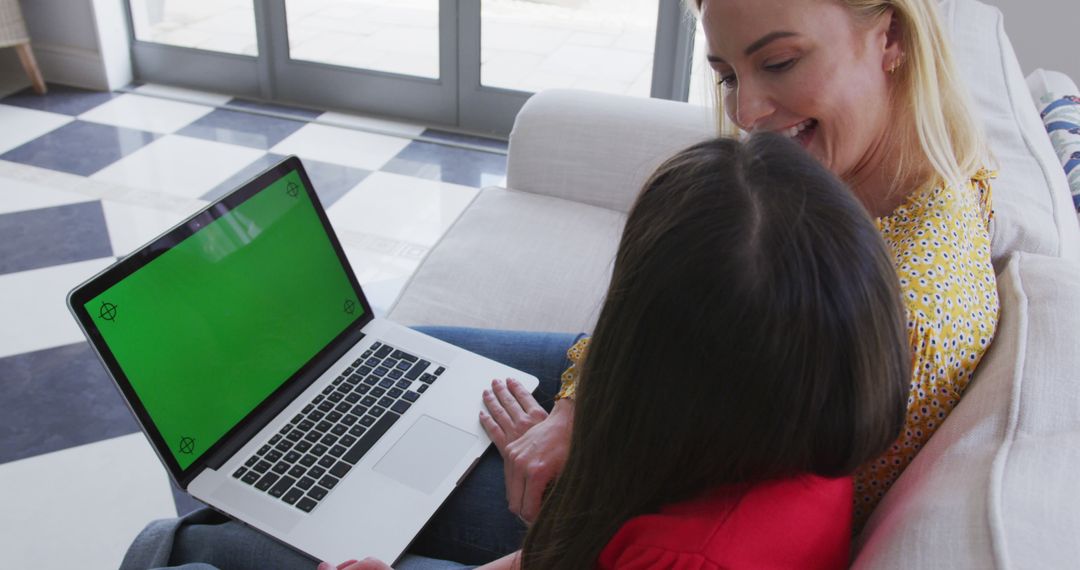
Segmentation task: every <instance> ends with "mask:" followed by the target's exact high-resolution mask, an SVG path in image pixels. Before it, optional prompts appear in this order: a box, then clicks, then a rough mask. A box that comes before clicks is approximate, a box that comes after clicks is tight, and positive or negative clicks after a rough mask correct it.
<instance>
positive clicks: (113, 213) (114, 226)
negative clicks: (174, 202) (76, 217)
mask: <svg viewBox="0 0 1080 570" xmlns="http://www.w3.org/2000/svg"><path fill="white" fill-rule="evenodd" d="M101 207H102V209H103V210H104V211H105V223H106V224H107V225H108V226H109V241H110V242H111V243H112V250H113V254H114V255H116V256H117V257H120V256H124V255H127V254H129V253H131V252H132V251H135V250H136V249H137V248H139V247H142V246H143V245H144V244H146V243H147V242H149V241H150V240H152V239H154V238H155V237H157V236H159V235H161V234H163V233H165V230H168V229H169V228H171V227H173V226H175V225H176V224H178V223H179V222H180V221H181V220H183V219H184V218H186V217H187V216H188V215H190V214H191V212H186V213H185V212H176V211H172V210H163V209H158V208H145V207H142V206H136V205H133V204H126V203H122V202H113V201H105V200H103V201H102V202H101Z"/></svg>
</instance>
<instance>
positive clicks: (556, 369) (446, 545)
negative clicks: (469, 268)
mask: <svg viewBox="0 0 1080 570" xmlns="http://www.w3.org/2000/svg"><path fill="white" fill-rule="evenodd" d="M417 330H418V331H420V332H423V333H425V334H428V335H430V336H433V337H435V338H438V339H440V340H443V341H445V342H448V343H450V344H453V345H455V346H458V347H461V348H464V349H466V350H468V351H470V352H475V353H477V354H480V355H482V356H485V357H487V358H490V359H492V360H494V361H496V362H501V363H503V364H505V365H507V366H510V367H512V368H516V369H518V370H521V371H522V372H526V373H529V374H532V375H533V376H536V377H537V378H538V379H539V380H540V385H539V386H538V387H537V389H536V390H535V391H534V392H533V396H534V397H536V399H537V400H538V401H539V402H540V403H541V405H543V406H544V408H545V409H547V410H548V411H550V410H551V407H552V405H554V401H555V395H556V394H558V392H559V387H560V381H559V378H560V376H562V373H563V371H564V370H566V368H567V367H568V366H569V365H570V362H569V361H568V360H567V359H566V351H567V349H569V348H570V347H571V346H572V345H573V344H574V343H575V342H577V339H578V338H579V337H580V336H581V335H578V334H572V333H534V332H517V331H500V330H486V329H463V328H450V327H421V328H417ZM478 396H479V395H478ZM524 536H525V526H524V525H523V524H521V521H519V520H518V519H517V517H515V516H514V515H513V514H511V513H510V511H509V509H508V507H507V502H506V484H505V480H504V478H503V462H502V457H500V456H499V453H498V451H497V450H496V449H495V448H494V447H492V448H490V449H488V450H487V452H485V453H484V455H483V457H481V459H480V461H479V462H478V463H477V465H476V468H475V469H473V472H472V473H471V474H470V475H469V476H468V477H466V478H465V480H464V481H463V482H462V484H461V486H460V487H458V488H457V490H455V491H454V492H453V493H452V494H451V495H450V497H449V498H448V499H447V500H446V502H445V503H444V504H443V506H442V508H441V509H439V511H438V512H437V513H435V516H434V517H432V519H431V521H430V522H429V523H428V525H427V526H426V527H425V528H424V530H423V531H422V532H421V533H420V535H419V536H417V538H416V541H415V542H413V544H412V546H411V547H410V548H409V552H410V553H412V554H418V555H421V556H426V557H430V558H436V559H442V560H454V561H457V562H462V563H466V564H484V563H486V562H490V561H491V560H493V559H495V558H499V557H501V556H503V555H506V554H509V553H510V552H513V551H515V550H517V549H518V548H520V547H521V541H522V539H523V538H524Z"/></svg>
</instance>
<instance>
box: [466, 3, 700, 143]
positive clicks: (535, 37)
mask: <svg viewBox="0 0 1080 570" xmlns="http://www.w3.org/2000/svg"><path fill="white" fill-rule="evenodd" d="M460 8H461V11H462V14H461V22H462V23H463V24H462V28H461V31H460V35H461V42H460V60H459V64H458V65H459V70H460V72H461V78H460V80H459V81H460V85H461V94H460V97H461V103H460V117H461V122H462V123H463V124H468V125H470V126H471V127H472V128H473V129H475V130H486V131H490V132H496V133H507V132H509V128H510V125H512V124H513V119H514V117H515V116H516V115H517V112H518V110H520V109H521V106H522V105H523V104H524V103H525V101H526V100H527V99H528V98H529V97H530V96H531V95H532V94H533V93H535V92H537V91H540V90H542V89H551V88H572V89H585V90H590V91H601V92H605V93H615V94H620V95H630V96H635V97H657V98H662V99H675V100H681V101H685V100H686V95H687V91H688V85H689V80H690V77H689V67H690V55H691V51H692V42H693V19H692V17H691V16H690V15H689V14H687V13H686V11H685V9H684V7H683V2H682V0H659V2H657V0H461V4H460Z"/></svg>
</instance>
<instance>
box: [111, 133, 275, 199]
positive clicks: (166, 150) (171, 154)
mask: <svg viewBox="0 0 1080 570" xmlns="http://www.w3.org/2000/svg"><path fill="white" fill-rule="evenodd" d="M263 154H264V152H263V151H261V150H256V149H253V148H247V147H242V146H236V145H231V144H225V143H219V142H214V141H207V140H202V139H195V138H190V137H184V136H179V135H166V136H164V137H162V138H160V139H158V140H156V141H154V142H152V143H150V144H148V145H146V146H145V147H143V148H141V149H139V150H138V151H136V152H134V153H132V154H130V155H128V156H126V157H124V158H122V159H120V160H118V161H116V162H114V163H113V164H111V165H109V166H107V167H105V168H104V169H102V170H100V171H98V172H97V173H95V174H94V175H93V176H91V178H92V179H94V180H99V181H102V182H112V183H115V184H123V185H125V186H130V187H133V188H144V189H146V190H147V191H150V192H161V193H165V194H173V195H176V196H183V197H187V198H197V197H199V196H202V195H203V194H205V193H207V192H208V191H210V189H211V188H214V187H215V186H217V185H218V184H220V183H222V182H223V181H225V179H227V178H228V177H230V176H232V175H233V174H235V173H237V172H239V171H240V170H241V169H242V168H244V167H245V166H247V165H248V164H251V163H252V162H254V161H255V159H257V158H259V157H260V156H262V155H263Z"/></svg>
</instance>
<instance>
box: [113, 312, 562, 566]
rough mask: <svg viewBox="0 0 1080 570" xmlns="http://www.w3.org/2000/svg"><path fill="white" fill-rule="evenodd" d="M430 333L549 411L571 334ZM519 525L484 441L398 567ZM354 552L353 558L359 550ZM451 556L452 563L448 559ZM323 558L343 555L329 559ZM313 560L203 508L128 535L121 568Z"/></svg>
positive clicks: (520, 532)
mask: <svg viewBox="0 0 1080 570" xmlns="http://www.w3.org/2000/svg"><path fill="white" fill-rule="evenodd" d="M417 330H420V331H421V332H424V333H426V334H428V335H431V336H433V337H436V338H439V339H442V340H444V341H446V342H448V343H450V344H454V345H457V346H460V347H462V348H464V349H466V350H470V351H472V352H475V353H477V354H481V355H483V356H486V357H488V358H491V359H492V360H496V361H498V362H502V363H503V364H506V365H508V366H511V367H513V368H517V369H518V370H521V371H523V372H527V373H529V374H532V375H534V376H536V377H537V378H539V379H540V386H539V387H538V388H537V389H536V391H535V392H533V395H534V396H536V399H537V400H539V401H540V403H541V404H542V405H543V406H544V407H545V408H546V409H548V410H549V411H550V409H551V406H552V405H553V404H554V398H555V395H556V394H557V393H558V390H559V377H560V376H561V375H562V372H563V370H565V369H566V367H567V366H569V365H570V363H569V361H567V359H566V350H567V349H568V348H570V346H571V345H573V344H574V342H576V341H577V339H578V338H579V337H580V335H575V334H562V333H532V332H514V331H497V330H481V329H462V328H450V327H425V328H418V329H417ZM524 534H525V528H524V526H523V525H522V524H521V522H520V521H518V519H517V518H516V517H514V516H513V515H512V514H510V511H509V510H508V509H507V503H506V491H505V485H504V483H503V467H502V458H501V457H500V456H499V454H498V452H497V451H496V450H495V449H494V448H491V449H489V450H488V451H487V452H486V453H485V454H484V456H483V457H482V458H481V460H480V462H479V463H478V464H477V466H476V468H475V469H474V470H473V472H472V473H471V474H470V475H469V476H468V477H467V478H466V479H465V481H463V482H462V484H461V486H460V487H458V489H457V490H456V491H454V492H453V494H451V495H450V497H449V498H448V499H447V501H446V502H445V503H444V504H443V506H442V508H440V509H439V511H438V512H437V513H436V514H435V516H433V517H432V519H431V521H429V522H428V524H427V526H425V527H424V530H423V531H422V532H421V533H420V534H419V535H418V536H417V537H416V540H415V541H414V542H413V544H412V545H411V546H410V548H409V553H408V554H407V555H406V556H405V557H403V558H402V560H401V561H399V562H398V564H397V568H398V570H436V569H451V568H464V567H465V566H463V565H462V564H459V563H458V562H460V563H465V564H470V565H478V564H483V563H485V562H489V561H491V560H493V559H495V558H499V557H501V556H503V555H505V554H508V553H510V552H513V551H514V550H517V549H518V548H520V547H521V540H522V537H523V536H524ZM363 555H364V554H363V553H362V552H358V553H356V557H357V558H362V557H363ZM449 560H454V561H456V562H447V561H449ZM329 562H334V563H338V562H342V561H341V560H331V561H329ZM316 564H318V561H316V560H312V559H311V558H309V557H307V556H304V555H303V554H300V553H299V552H297V551H295V550H293V549H291V548H289V547H287V546H284V545H282V544H281V543H278V542H277V541H275V540H274V539H272V538H269V537H268V536H266V535H263V534H261V533H259V532H257V531H254V530H252V529H251V528H249V527H247V526H245V525H243V524H241V523H238V522H236V521H233V520H231V519H229V518H227V517H225V516H223V515H220V514H218V513H217V512H215V511H211V510H210V509H202V510H199V511H196V512H194V513H191V514H189V515H187V516H185V517H182V518H178V519H171V520H162V521H155V522H153V523H150V525H148V526H147V527H146V529H145V530H143V531H142V533H140V534H139V536H138V537H136V538H135V541H134V543H132V545H131V548H130V549H129V550H128V553H127V555H126V556H125V558H124V562H123V564H122V565H121V570H142V569H146V568H183V569H184V570H212V569H214V568H220V569H221V570H232V569H240V570H243V569H249V568H250V569H252V570H255V569H260V570H261V569H262V568H267V567H273V568H281V569H286V570H291V569H305V570H312V569H313V568H314V567H315V565H316Z"/></svg>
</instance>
